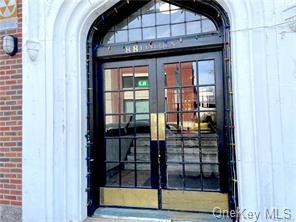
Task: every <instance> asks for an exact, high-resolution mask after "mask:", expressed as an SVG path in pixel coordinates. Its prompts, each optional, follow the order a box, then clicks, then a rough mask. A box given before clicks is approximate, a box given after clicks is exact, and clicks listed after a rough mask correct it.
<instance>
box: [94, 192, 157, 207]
mask: <svg viewBox="0 0 296 222" xmlns="http://www.w3.org/2000/svg"><path fill="white" fill-rule="evenodd" d="M100 193H101V194H100V203H101V205H104V206H124V207H144V208H158V191H157V190H155V189H136V188H111V187H101V188H100Z"/></svg>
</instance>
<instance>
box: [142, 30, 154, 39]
mask: <svg viewBox="0 0 296 222" xmlns="http://www.w3.org/2000/svg"><path fill="white" fill-rule="evenodd" d="M155 38H156V33H155V27H152V28H143V40H147V39H155Z"/></svg>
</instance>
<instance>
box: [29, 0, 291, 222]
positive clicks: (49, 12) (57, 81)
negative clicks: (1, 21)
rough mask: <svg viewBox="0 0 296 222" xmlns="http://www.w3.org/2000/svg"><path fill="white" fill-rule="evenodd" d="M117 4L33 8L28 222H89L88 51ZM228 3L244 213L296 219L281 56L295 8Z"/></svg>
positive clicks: (224, 1)
mask: <svg viewBox="0 0 296 222" xmlns="http://www.w3.org/2000/svg"><path fill="white" fill-rule="evenodd" d="M116 2H117V1H115V0H114V1H113V0H112V1H101V0H89V1H75V2H73V1H55V0H51V1H43V2H42V1H40V2H36V3H35V4H30V3H29V2H24V3H23V11H24V22H23V23H24V25H23V27H24V30H23V31H24V32H23V33H24V34H23V42H24V47H23V49H24V52H23V75H24V77H23V79H24V81H23V85H24V86H23V93H24V94H23V101H24V102H23V104H24V106H23V115H24V117H23V121H24V134H23V220H24V221H30V222H33V221H82V220H83V219H84V218H86V209H87V208H86V205H87V201H86V192H85V189H86V177H85V175H86V173H87V172H86V164H85V156H86V153H85V152H86V149H85V145H86V140H85V139H84V135H85V134H86V116H87V115H86V105H85V104H86V69H85V64H86V61H85V58H86V56H85V55H86V48H85V41H86V37H87V32H88V30H89V28H90V26H91V24H92V22H93V21H94V20H95V19H96V18H97V16H99V15H100V14H102V13H103V12H104V11H105V10H106V9H108V8H110V7H111V6H112V5H113V4H115V3H116ZM218 3H219V4H220V5H221V6H222V7H223V8H224V9H225V10H226V11H227V13H228V16H229V18H230V22H231V39H232V47H231V48H232V57H231V62H232V75H233V86H234V88H233V93H234V107H235V112H234V113H235V134H236V150H237V169H238V188H239V193H238V195H239V202H240V204H239V205H240V207H241V208H242V209H248V210H249V211H250V210H255V211H260V210H261V211H262V210H263V209H264V208H270V207H279V208H284V207H285V206H290V207H291V208H292V210H294V211H295V210H296V206H295V204H293V200H294V199H295V194H291V193H289V192H288V188H289V187H290V186H291V187H290V188H291V189H292V188H293V187H292V185H289V184H295V183H288V181H289V179H288V178H289V177H288V174H291V173H292V174H293V172H294V173H295V172H296V170H295V160H292V159H290V158H289V156H290V155H287V154H286V152H289V154H293V153H294V154H295V151H293V146H294V145H295V143H294V142H293V140H290V139H285V138H286V137H287V138H293V136H292V134H291V133H293V132H295V128H293V126H288V125H287V122H289V121H288V119H287V118H286V117H285V114H290V113H289V112H288V111H286V110H284V109H283V107H284V106H285V105H288V106H289V101H288V100H285V96H284V95H285V94H284V93H285V92H286V90H287V89H283V88H282V84H286V86H287V87H288V89H289V90H290V91H289V92H290V93H294V94H293V95H295V94H296V93H295V92H294V91H292V86H291V85H290V84H291V82H293V78H292V75H291V76H287V77H279V73H280V72H285V71H287V72H289V73H290V71H291V69H292V68H291V67H292V63H293V62H292V60H291V59H288V60H286V61H285V60H283V59H281V58H280V56H281V55H283V54H284V53H286V52H288V51H290V50H288V49H289V47H294V46H290V44H289V41H290V40H291V37H290V36H291V35H292V34H291V33H293V32H291V30H290V29H289V24H290V23H291V21H290V22H289V21H286V19H287V15H286V14H283V11H284V10H286V9H289V10H293V8H292V6H293V4H292V3H289V1H287V2H283V1H272V3H271V1H268V0H258V1H249V2H243V1H232V0H219V1H218ZM291 8H292V9H291ZM274 15H276V16H274ZM280 47H282V49H281V48H280ZM293 49H295V48H293ZM292 51H293V50H292ZM258 52H260V53H259V54H258ZM32 53H35V54H36V53H37V55H36V56H32V55H31V54H32ZM291 58H293V56H292V55H291ZM262 64H264V66H262ZM267 64H269V65H267ZM278 81H279V82H278ZM272 86H276V88H275V90H273V89H272ZM282 90H283V91H282ZM286 93H288V92H286ZM258 95H259V96H258ZM274 98H275V99H274ZM32 107H33V109H32ZM291 108H295V107H291ZM279 116H280V119H282V120H279V118H278V117H279ZM294 125H296V124H294ZM285 126H287V127H288V129H289V130H287V129H286V128H285ZM277 129H280V133H279V132H278V130H277ZM36 135H38V136H36ZM278 147H280V148H278ZM284 147H285V148H284ZM284 150H285V152H283V151H284ZM292 156H293V155H292ZM293 164H294V165H293ZM287 170H288V171H287ZM293 178H296V177H293ZM292 180H294V179H292ZM276 190H280V191H281V192H276Z"/></svg>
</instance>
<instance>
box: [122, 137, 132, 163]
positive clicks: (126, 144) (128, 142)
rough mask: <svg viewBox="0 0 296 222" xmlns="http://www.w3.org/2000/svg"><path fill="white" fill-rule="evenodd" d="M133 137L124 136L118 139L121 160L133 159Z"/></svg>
mask: <svg viewBox="0 0 296 222" xmlns="http://www.w3.org/2000/svg"><path fill="white" fill-rule="evenodd" d="M133 144H134V142H133V139H132V138H125V137H124V136H122V137H121V139H120V147H121V150H120V152H121V153H120V156H121V161H134V153H132V150H133Z"/></svg>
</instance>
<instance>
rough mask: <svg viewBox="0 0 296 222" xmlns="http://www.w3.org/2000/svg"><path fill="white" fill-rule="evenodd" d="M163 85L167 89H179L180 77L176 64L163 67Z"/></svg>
mask: <svg viewBox="0 0 296 222" xmlns="http://www.w3.org/2000/svg"><path fill="white" fill-rule="evenodd" d="M164 75H165V81H166V82H165V85H166V86H167V87H180V86H181V75H180V68H179V64H178V63H172V64H166V65H165V66H164Z"/></svg>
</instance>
